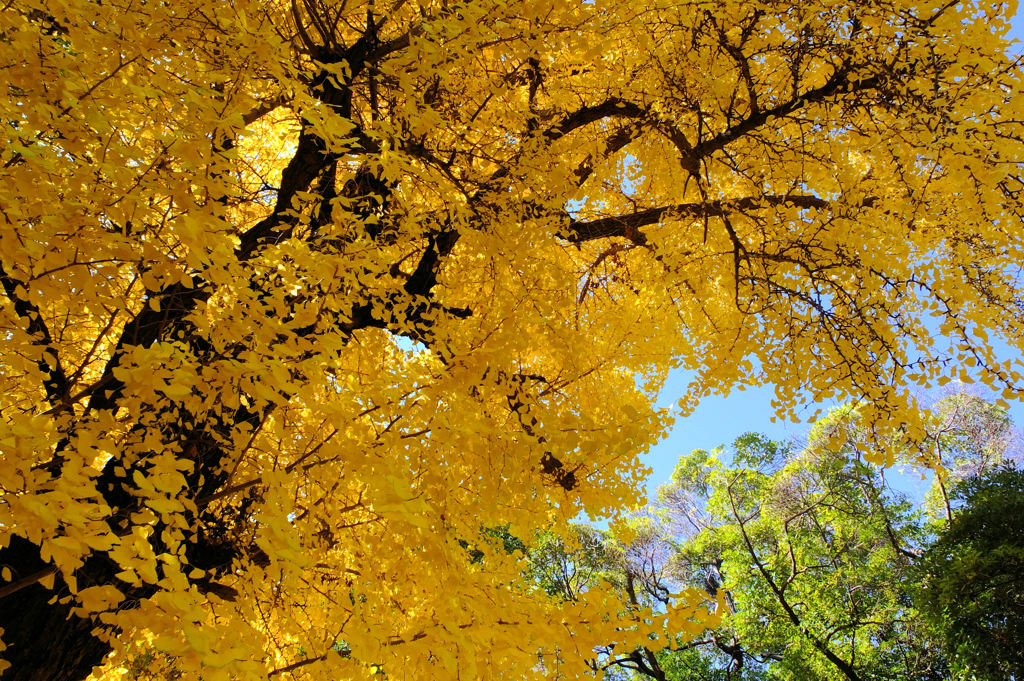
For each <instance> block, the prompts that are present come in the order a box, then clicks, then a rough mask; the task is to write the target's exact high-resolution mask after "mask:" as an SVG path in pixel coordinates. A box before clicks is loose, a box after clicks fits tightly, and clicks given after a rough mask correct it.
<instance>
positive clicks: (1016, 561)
mask: <svg viewBox="0 0 1024 681" xmlns="http://www.w3.org/2000/svg"><path fill="white" fill-rule="evenodd" d="M952 501H953V503H954V504H955V505H956V508H955V510H954V511H953V518H952V520H951V521H950V523H949V526H948V528H946V529H945V530H944V531H943V532H942V533H941V534H940V535H939V537H938V539H937V540H936V542H935V543H934V544H932V545H931V546H929V547H928V550H927V551H926V552H925V554H924V568H925V571H926V575H927V576H926V580H925V583H924V585H923V588H922V589H921V590H920V592H919V594H918V601H919V602H920V603H921V607H922V610H923V611H924V613H925V615H926V616H927V617H928V619H929V621H930V622H931V623H932V624H933V626H935V627H936V629H937V630H938V631H939V632H940V635H941V636H942V641H943V643H944V646H945V648H946V650H947V651H948V654H949V656H950V659H951V660H952V661H953V663H954V666H955V667H956V668H957V669H958V671H960V673H961V674H962V675H963V676H964V678H973V679H992V680H993V681H995V680H996V679H1020V678H1024V652H1022V651H1024V471H1021V470H1019V469H1017V468H1014V467H1013V466H1011V465H1009V464H1007V465H1003V466H1000V467H998V468H995V469H992V470H989V471H988V472H987V473H986V474H983V475H980V476H976V477H969V478H966V479H964V480H963V481H961V482H960V483H959V484H958V485H956V486H955V487H954V488H953V494H952Z"/></svg>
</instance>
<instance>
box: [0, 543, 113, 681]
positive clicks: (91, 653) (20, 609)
mask: <svg viewBox="0 0 1024 681" xmlns="http://www.w3.org/2000/svg"><path fill="white" fill-rule="evenodd" d="M0 564H2V565H4V566H6V567H8V568H10V569H11V572H13V573H14V577H15V579H18V578H19V577H22V578H23V577H25V576H28V575H32V574H35V573H37V572H39V571H40V570H43V569H45V568H46V567H47V565H46V563H44V562H43V561H42V560H41V559H40V558H39V548H38V547H37V546H36V545H35V544H33V543H31V542H29V541H28V540H26V539H22V538H21V537H14V538H13V539H12V540H11V543H10V545H9V546H8V547H7V548H5V549H3V550H2V551H0ZM105 571H106V570H104V569H103V568H102V565H101V563H100V561H99V560H97V559H95V558H93V559H90V560H89V561H88V562H86V564H85V565H84V566H83V567H82V569H81V570H79V571H78V572H77V573H76V577H77V578H78V580H79V584H80V585H86V584H92V583H102V582H101V581H100V580H102V575H101V574H93V573H101V572H105ZM55 580H56V581H55V582H54V589H53V590H52V591H51V590H50V589H47V588H46V587H44V586H43V585H41V584H38V583H36V584H32V585H31V586H26V587H24V588H22V589H19V590H18V591H16V592H14V593H12V594H9V595H8V596H6V597H4V598H3V599H2V600H0V628H3V634H2V635H0V638H2V639H3V642H4V644H6V646H7V649H6V650H4V651H3V652H2V653H0V658H2V659H4V660H6V661H7V662H9V663H10V665H11V666H10V667H9V668H8V669H7V670H5V671H4V672H2V673H0V678H2V679H3V681H81V679H84V678H85V677H86V676H88V675H89V673H90V672H91V671H92V669H93V667H95V666H97V665H99V664H101V663H102V662H103V658H104V656H105V655H106V654H107V653H109V652H110V645H109V644H107V643H105V642H104V641H102V640H100V639H99V638H97V637H96V636H94V635H93V633H92V632H93V630H94V629H96V627H97V624H98V623H96V622H94V621H93V620H92V619H91V618H89V619H83V618H81V617H77V616H75V615H73V614H71V610H72V608H73V607H74V603H73V602H71V601H68V602H65V603H61V602H60V599H61V598H63V597H65V596H68V595H69V592H68V589H67V586H66V585H65V584H64V582H63V580H62V579H61V577H60V575H59V574H58V575H56V577H55ZM55 597H56V599H57V600H56V601H54V602H53V603H51V602H50V601H51V600H53V599H54V598H55Z"/></svg>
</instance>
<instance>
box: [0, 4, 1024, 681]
mask: <svg viewBox="0 0 1024 681" xmlns="http://www.w3.org/2000/svg"><path fill="white" fill-rule="evenodd" d="M1007 11H1008V8H1006V7H1005V6H1003V5H1002V4H996V3H984V2H963V3H946V4H941V5H938V6H937V5H935V3H932V2H924V1H922V2H919V3H914V2H910V3H907V2H899V3H889V2H884V1H880V2H869V3H850V4H848V5H846V6H841V5H837V4H836V3H831V2H821V3H806V2H802V3H793V2H781V1H780V2H774V1H772V2H766V3H758V4H751V3H746V2H727V3H718V4H714V5H707V4H705V3H699V2H690V1H689V0H679V1H675V0H670V1H667V2H666V1H664V0H650V1H649V2H648V1H647V0H644V1H643V2H640V3H634V2H630V3H620V2H611V1H605V0H598V1H596V2H587V3H580V2H555V1H554V0H537V1H531V2H527V3H522V2H511V3H507V2H501V1H500V0H488V1H486V2H465V3H462V2H451V1H449V0H436V1H435V0H422V1H419V2H409V1H407V0H393V1H387V0H371V1H360V0H349V1H343V0H339V1H336V2H335V1H328V0H291V1H286V0H237V1H236V2H231V3H216V2H209V0H174V1H172V2H166V3H150V2H145V3H143V2H137V1H135V0H103V2H99V1H98V0H65V1H63V2H60V3H52V2H42V1H39V0H21V1H19V2H15V3H8V4H6V5H4V7H3V9H2V11H0V69H2V78H0V82H3V83H6V85H4V86H3V87H4V88H5V90H4V93H5V97H4V98H3V99H2V100H0V130H2V135H3V137H2V140H0V284H2V290H3V294H2V304H0V348H2V350H0V352H2V359H3V361H2V362H0V452H2V453H0V492H2V495H3V500H2V503H0V546H2V549H0V577H2V580H3V583H2V586H0V629H3V633H2V634H0V638H2V640H3V643H4V644H5V645H6V649H5V650H4V651H3V657H4V660H5V665H9V666H8V668H7V670H6V672H4V673H5V676H4V679H5V681H10V680H14V679H18V680H20V679H46V680H47V681H64V680H77V679H81V678H83V677H84V676H86V675H87V674H88V673H89V671H90V670H91V669H92V667H93V666H94V665H97V664H99V663H101V662H104V660H105V659H106V662H105V664H107V665H108V667H109V668H110V669H111V670H116V668H117V667H118V665H121V664H124V663H126V660H129V659H140V658H139V656H135V657H133V655H135V652H136V651H137V650H138V651H142V652H145V653H147V654H148V651H150V650H155V651H157V652H158V653H160V654H162V655H165V656H168V657H169V658H170V659H173V661H174V665H175V669H176V670H177V671H176V674H178V675H179V676H180V677H181V678H190V679H197V678H203V679H205V680H206V681H215V680H216V679H228V678H230V679H266V678H267V677H274V678H277V677H282V678H286V677H288V676H291V677H293V678H295V677H308V678H312V679H317V678H323V679H328V678H330V679H334V678H338V677H345V678H371V677H376V676H377V675H379V674H381V673H384V674H387V675H389V676H393V677H396V678H397V677H398V676H400V675H403V674H404V675H407V676H424V677H426V676H432V677H439V676H444V677H449V678H452V677H458V678H467V679H468V678H473V677H480V678H487V677H492V676H498V675H508V676H513V675H515V676H518V677H522V678H532V677H537V676H541V675H545V674H571V673H574V671H579V670H584V669H587V666H586V665H587V662H586V661H587V660H588V659H589V655H590V654H591V653H590V651H592V649H593V647H594V645H596V643H595V642H601V641H604V642H608V641H609V640H612V638H613V637H614V638H615V639H616V640H617V641H618V642H619V644H620V645H622V646H626V647H627V648H628V649H632V648H633V647H635V645H639V643H638V641H640V640H642V639H644V637H646V636H648V635H650V634H651V633H653V632H652V631H651V630H650V627H648V626H647V625H646V624H643V623H642V622H640V621H638V620H637V616H636V615H635V613H634V612H633V610H632V609H631V608H632V607H633V606H632V605H631V604H629V603H622V602H619V601H618V600H617V598H618V597H617V596H616V594H617V593H618V592H615V591H610V592H609V593H608V594H607V595H605V596H601V595H600V594H597V593H595V594H593V595H590V596H587V597H586V598H583V599H581V600H580V601H579V602H565V603H558V602H555V601H553V600H551V599H547V600H541V599H537V598H535V595H536V594H535V589H534V587H533V585H532V584H531V583H530V582H529V580H526V579H525V578H523V573H524V570H523V563H522V561H521V560H520V559H519V558H518V557H517V556H516V555H515V554H513V555H510V554H508V553H506V552H505V551H504V549H503V548H500V547H499V546H498V545H497V544H495V543H494V542H492V541H490V540H489V539H488V538H487V537H486V536H482V535H481V528H493V527H501V526H508V527H509V531H510V533H511V534H512V535H513V536H532V533H533V531H534V530H535V529H536V528H542V527H553V528H554V529H555V530H556V531H558V532H562V531H563V529H564V527H565V525H566V521H567V520H568V519H571V518H574V517H576V516H577V515H578V514H579V513H582V512H586V513H590V514H592V515H594V516H600V515H604V514H609V513H612V512H614V511H616V510H618V509H621V508H623V507H624V506H625V505H627V504H630V503H633V502H635V501H636V490H637V489H639V488H640V484H639V483H640V480H641V470H640V468H639V467H638V465H637V455H638V454H639V453H640V452H642V451H643V450H644V449H645V448H646V447H648V446H649V445H650V444H651V443H652V442H654V441H656V439H657V438H658V437H659V435H660V434H661V433H662V432H664V429H665V428H666V427H667V425H668V423H669V420H670V419H669V414H668V413H667V412H664V411H661V410H658V409H656V408H655V407H654V406H653V402H654V398H655V395H656V394H657V390H658V387H659V385H660V384H661V382H662V380H663V379H664V377H665V375H666V373H667V372H668V370H669V369H670V368H671V367H678V366H684V367H687V368H689V369H694V370H696V372H697V379H696V380H695V383H694V385H693V386H692V387H691V390H690V392H689V394H688V396H687V398H686V400H685V401H684V408H687V409H688V408H692V406H693V405H694V404H695V403H696V401H697V400H698V399H699V398H700V397H701V396H702V395H705V394H708V393H709V392H711V391H715V390H719V391H725V390H728V389H730V388H731V387H734V386H737V385H747V384H754V383H762V382H764V381H771V382H773V383H774V384H775V385H776V386H778V388H777V393H778V394H777V398H778V408H779V411H780V413H782V414H785V413H787V412H789V411H791V410H792V409H793V408H794V406H795V405H796V404H797V403H798V402H800V401H801V399H826V398H833V397H844V396H847V397H853V398H859V399H863V400H864V401H865V404H867V405H869V406H868V407H867V408H866V412H867V411H870V413H865V416H866V417H868V420H869V421H871V422H873V423H875V424H876V425H877V427H878V432H879V437H880V438H882V437H883V436H884V435H885V432H886V431H885V428H884V426H885V424H888V425H889V426H892V427H902V428H903V429H904V431H905V434H906V436H908V437H910V438H912V439H913V438H918V439H919V438H920V437H921V436H922V435H923V431H922V430H921V427H920V425H921V424H920V423H919V422H918V421H917V420H915V419H916V417H915V416H914V414H915V412H914V411H912V410H908V407H909V406H911V403H912V399H910V397H909V393H908V388H907V387H906V384H907V383H908V382H910V383H917V384H924V383H927V382H929V381H931V380H934V379H937V378H939V377H948V376H949V375H950V374H951V373H955V370H954V369H953V368H954V367H956V368H959V367H965V369H964V370H965V371H966V367H971V366H974V367H976V371H977V373H978V374H979V375H980V376H981V377H982V378H983V380H985V381H986V382H987V383H989V384H990V385H992V386H995V387H997V388H998V389H1000V390H1005V391H1006V392H1005V397H1007V398H1009V397H1012V396H1015V395H1017V394H1018V388H1019V385H1020V382H1021V381H1020V376H1019V374H1018V372H1017V371H1016V370H1015V369H1014V367H1013V366H1011V365H1009V364H1008V363H1002V362H1000V361H998V360H997V358H996V357H995V354H994V352H993V350H992V347H991V346H990V344H989V342H988V341H987V338H988V335H989V334H991V336H992V337H993V340H997V339H999V338H1002V339H1005V340H1006V341H1007V342H1009V343H1010V344H1011V345H1012V346H1013V347H1016V348H1018V349H1019V348H1020V347H1021V343H1022V341H1021V339H1022V338H1024V333H1022V331H1024V329H1022V326H1024V325H1022V322H1024V319H1022V314H1021V311H1020V307H1019V305H1018V301H1019V300H1020V299H1021V294H1022V291H1021V283H1020V281H1019V264H1020V262H1021V260H1022V258H1021V246H1022V244H1021V230H1020V216H1021V215H1022V213H1021V205H1020V199H1021V194H1020V189H1021V188H1022V187H1024V185H1022V182H1021V179H1020V178H1021V172H1020V159H1022V158H1024V153H1022V151H1024V150H1022V148H1021V126H1022V123H1021V121H1024V115H1022V114H1021V111H1020V107H1021V101H1020V97H1019V94H1018V93H1019V92H1020V91H1021V87H1020V85H1021V83H1020V76H1021V69H1020V64H1019V63H1018V61H1017V60H1015V59H1013V58H1010V57H1007V56H1006V54H1005V47H1006V43H1005V41H1004V40H1003V39H1002V38H1001V37H1000V36H1001V35H1002V34H1003V33H1004V32H1005V30H1006V27H1007V23H1006V12H1007ZM936 316H937V317H938V320H939V329H938V332H937V333H933V332H932V331H931V330H930V329H929V325H928V324H926V323H925V322H926V321H928V323H929V324H930V323H931V322H932V320H933V319H935V317H936ZM901 424H902V425H901ZM871 451H872V452H874V451H876V450H871ZM884 457H885V454H884V452H883V453H882V454H879V455H878V458H884ZM474 542H475V543H474ZM474 552H482V553H483V554H484V555H483V556H482V557H479V559H477V558H474V557H475V556H477V554H476V553H474ZM467 554H469V556H470V557H471V558H474V559H472V560H470V559H467ZM694 602H696V601H694ZM689 603H690V602H689V601H688V600H687V598H685V597H684V598H682V599H681V602H680V603H678V604H677V605H678V608H679V609H681V610H683V611H688V610H687V608H688V607H689ZM620 613H625V615H624V616H625V617H626V619H625V620H620V618H619V614H620ZM641 619H643V618H641ZM111 652H113V656H112V657H110V658H109V659H107V658H105V656H106V655H107V654H108V653H111ZM538 655H539V656H540V657H541V658H542V659H543V660H545V664H544V665H541V666H539V665H538V664H537V661H538V659H539V658H538ZM112 673H113V671H112Z"/></svg>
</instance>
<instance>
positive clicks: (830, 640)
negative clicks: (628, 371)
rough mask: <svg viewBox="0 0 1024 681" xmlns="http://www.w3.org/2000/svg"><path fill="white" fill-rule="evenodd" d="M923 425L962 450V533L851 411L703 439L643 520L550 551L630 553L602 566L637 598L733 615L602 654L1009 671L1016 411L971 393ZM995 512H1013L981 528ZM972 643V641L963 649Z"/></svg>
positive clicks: (939, 675) (900, 674)
mask: <svg viewBox="0 0 1024 681" xmlns="http://www.w3.org/2000/svg"><path fill="white" fill-rule="evenodd" d="M923 421H924V422H925V423H926V424H927V433H928V435H927V438H926V439H925V442H926V443H930V445H929V446H931V447H939V446H940V444H939V443H941V447H942V449H941V451H942V452H943V453H944V454H943V456H944V457H945V458H944V462H945V463H946V464H952V463H953V462H955V469H952V468H951V469H947V470H946V477H945V483H944V482H943V481H942V478H940V477H939V476H936V477H935V480H934V482H933V489H934V491H935V492H936V493H935V494H934V495H933V496H934V497H935V498H940V495H939V494H938V490H939V488H940V487H942V486H943V485H944V484H949V483H950V481H951V480H952V479H953V478H954V476H959V479H960V480H961V482H960V483H958V484H957V485H955V486H954V487H953V489H954V490H955V491H954V494H953V499H954V502H953V504H954V508H955V509H956V510H955V511H954V520H953V523H952V524H951V525H949V527H948V528H947V524H948V521H947V519H946V516H945V513H944V511H943V508H944V507H942V506H941V505H940V506H939V507H935V508H934V509H931V510H929V509H927V508H915V507H914V506H913V505H912V504H911V503H910V502H909V501H908V500H907V499H906V498H905V497H904V496H903V495H902V494H900V493H898V492H895V491H894V490H893V489H892V487H891V486H890V485H889V484H888V482H887V480H886V477H885V471H884V470H883V469H879V468H878V467H876V466H873V465H869V464H867V463H865V458H864V452H865V450H866V449H867V448H868V447H874V446H878V443H877V442H875V441H874V439H873V438H872V437H871V435H870V433H869V432H868V431H867V430H865V429H864V428H863V423H862V422H859V421H858V419H857V412H856V410H853V409H849V408H846V409H842V410H837V411H835V412H833V413H832V414H830V415H829V416H828V417H827V418H824V419H822V420H821V421H819V422H818V423H817V424H816V425H815V426H814V428H813V429H812V431H811V434H810V436H809V438H808V441H807V443H806V446H804V447H801V448H796V447H794V446H792V445H791V444H786V443H779V442H774V441H771V440H768V439H766V438H764V437H762V436H759V435H755V434H748V435H745V436H743V437H741V438H739V439H737V440H736V442H735V443H734V444H733V445H732V447H731V448H729V449H728V450H724V449H723V450H716V451H715V452H706V451H703V450H697V451H694V452H692V453H691V454H689V455H687V456H684V457H683V458H682V459H681V460H680V462H679V465H678V467H677V469H676V471H675V474H674V475H673V479H672V481H671V483H669V484H667V485H665V486H663V487H662V488H661V489H660V490H659V497H658V501H657V502H656V503H655V504H654V505H653V506H652V507H651V508H649V509H648V510H647V511H646V513H647V514H648V515H643V516H640V518H639V519H638V521H637V523H638V525H637V528H638V529H634V530H633V531H631V532H628V533H626V534H625V535H618V536H617V535H616V534H614V533H612V534H610V535H606V536H605V538H604V542H605V546H606V548H605V549H603V550H602V551H603V553H602V552H601V551H598V550H596V549H594V548H593V546H591V545H587V546H589V548H587V546H584V547H581V548H580V549H578V550H576V551H575V552H573V553H566V552H562V553H560V554H559V558H558V560H557V561H552V559H551V555H550V554H549V553H547V552H545V551H535V552H533V553H532V556H533V559H534V560H538V561H539V562H540V563H541V564H544V565H550V566H551V567H550V568H548V569H549V570H551V571H552V572H557V573H558V574H582V570H581V567H582V566H584V565H588V566H589V565H593V564H594V558H593V557H594V556H596V555H606V556H607V555H617V556H621V557H620V558H619V559H618V561H617V562H616V561H613V562H612V563H607V561H605V562H604V563H603V565H605V567H604V568H603V572H601V573H597V572H595V571H591V572H587V573H586V574H590V575H593V574H601V576H602V578H603V579H604V580H605V582H606V583H607V584H608V585H609V586H610V587H612V588H615V589H619V590H627V591H629V594H630V597H631V598H632V600H633V601H634V602H635V601H636V594H640V595H641V597H642V598H641V600H646V601H647V602H657V601H658V600H659V598H661V597H667V596H668V595H669V594H671V593H676V592H680V591H682V590H684V589H685V588H688V587H689V588H700V589H703V590H705V591H706V592H707V593H709V594H711V595H713V597H714V598H715V599H716V600H717V601H718V608H719V610H720V611H719V615H720V616H721V618H722V619H721V623H720V624H719V625H717V626H715V627H713V628H711V629H709V630H707V631H705V632H703V633H702V634H700V635H699V636H698V637H696V638H693V639H678V640H675V639H673V638H672V637H671V636H670V637H668V638H666V639H664V640H661V641H658V640H654V641H651V642H649V643H647V644H646V645H643V646H641V647H639V648H637V649H636V650H631V651H624V650H622V649H621V648H618V647H615V646H607V647H605V648H604V649H602V651H601V653H602V656H603V657H601V658H600V660H599V666H600V667H601V668H602V670H603V671H604V672H605V675H606V676H607V677H609V678H612V679H618V678H636V677H638V676H639V677H648V678H651V679H656V680H657V681H689V680H691V679H717V680H722V681H725V680H738V679H769V678H770V679H806V678H817V679H883V678H884V679H905V680H911V679H914V680H925V679H952V678H957V679H960V678H962V679H969V678H973V677H972V674H977V673H979V670H980V669H981V668H980V667H971V666H970V663H969V662H968V660H981V659H984V660H985V661H986V662H989V663H990V666H989V668H988V669H990V670H991V671H989V672H986V673H990V674H994V675H993V676H992V677H991V678H1005V677H1006V674H1007V673H1008V670H1009V669H1011V668H1012V665H1013V664H1014V662H1013V661H1014V660H1016V658H1015V657H1014V656H1015V655H1016V650H1017V649H1018V648H1017V647H1015V646H1013V645H1007V642H1008V641H1010V640H1011V639H1013V636H1014V626H1013V625H1014V623H1016V622H1017V621H1018V620H1019V613H1018V612H1016V610H1015V608H1016V607H1017V605H1016V604H1017V600H1019V599H1017V598H1016V592H1018V591H1019V589H1018V588H1016V587H1018V586H1019V584H1016V582H1017V581H1019V580H1018V579H1017V577H1018V576H1019V575H1018V573H1019V572H1020V566H1019V565H1018V563H1019V561H1017V560H1016V559H1015V557H1014V556H1015V552H1016V553H1019V551H1018V550H1017V548H1015V547H1014V542H1015V540H1014V537H1015V536H1016V535H1017V534H1019V530H1020V527H1019V526H1020V521H1019V520H1018V518H1020V517H1021V516H1020V515H1019V514H1016V513H1014V512H1013V510H1014V508H1013V507H1012V505H1013V504H1014V503H1016V499H1017V496H1019V494H1018V491H1019V490H1017V488H1016V487H1013V484H1009V481H1010V480H1014V481H1016V480H1017V479H1016V477H1012V475H1016V472H1015V471H1008V470H1004V469H1001V468H998V467H999V466H1003V465H1008V464H1006V463H1005V462H1007V461H1009V459H1008V458H1007V457H1008V455H1010V454H1012V453H1013V449H1012V447H1011V445H1012V443H1013V441H1014V437H1013V435H1012V433H1013V430H1012V428H1011V424H1010V422H1009V419H1008V418H1007V416H1006V413H1005V411H1003V410H1001V409H999V408H997V407H995V406H993V405H992V404H990V403H988V402H985V401H984V400H981V399H979V398H977V397H974V396H969V395H965V394H955V395H952V396H950V397H948V398H946V399H943V400H941V401H940V402H939V403H937V404H936V405H935V406H934V407H933V408H932V409H931V410H929V412H928V413H927V414H926V415H925V417H924V418H923ZM891 444H892V443H888V445H891ZM888 445H886V446H888ZM932 453H933V454H936V452H935V451H932ZM936 455H937V454H936ZM993 471H1000V472H997V473H993ZM1011 473H1012V475H1011ZM990 476H992V477H991V482H986V481H989V480H990ZM1007 476H1009V477H1007ZM1018 477H1019V476H1018ZM1004 478H1005V479H1004ZM996 479H999V483H996V482H995V480H996ZM1014 484H1015V483H1014ZM1000 485H1001V487H1000ZM965 489H972V490H978V489H987V490H995V489H998V490H999V493H998V494H993V495H990V496H989V497H984V495H981V494H977V493H976V494H974V495H973V496H972V499H974V502H973V503H972V504H971V505H969V506H968V505H964V502H963V499H964V498H965V493H964V491H963V490H965ZM1015 495H1017V496H1015ZM983 498H986V499H990V501H989V502H988V504H989V505H988V506H986V505H985V504H984V503H981V500H982V499H983ZM996 500H998V501H996ZM932 511H937V513H933V512H932ZM989 517H993V518H995V517H998V519H999V520H998V521H993V522H991V524H990V525H989V526H988V527H987V529H986V530H984V531H982V530H979V529H978V527H977V526H980V525H982V524H985V523H987V522H988V521H986V520H984V518H989ZM961 523H963V525H961ZM588 536H590V537H591V544H592V543H593V537H594V536H595V535H592V534H591V535H588ZM936 537H939V538H938V540H936ZM624 539H626V543H625V544H622V543H621V542H622V541H623V540H624ZM608 547H621V548H616V549H614V550H613V549H612V548H608ZM926 549H927V550H926ZM1004 554H1005V555H1004ZM1000 556H1003V557H1002V558H1001V557H1000ZM566 564H571V565H572V566H574V567H573V568H571V569H570V568H566V567H565V566H566ZM556 565H557V566H559V567H558V568H557V570H555V566H556ZM922 584H924V585H925V588H924V590H923V591H922ZM590 588H593V584H591V587H590ZM922 594H923V595H924V600H923V601H922V600H920V599H921V597H922ZM986 595H987V596H986ZM624 600H626V599H624ZM669 601H670V599H669V598H664V600H663V603H664V604H666V605H667V604H668V603H669ZM965 603H970V604H971V605H969V606H966V605H962V604H965ZM974 604H977V605H976V607H975V605H974ZM662 607H664V605H663V606H662ZM922 608H923V611H922ZM972 627H973V631H974V634H975V635H974V636H970V637H969V636H967V635H965V634H964V631H966V630H967V629H968V628H972ZM943 636H945V637H946V638H947V643H946V645H945V646H944V645H943V642H942V637H943ZM950 643H952V644H953V645H952V646H950ZM958 646H959V647H961V648H965V649H966V651H967V652H966V653H964V654H963V655H962V656H961V657H959V658H958V653H957V647H958ZM1002 650H1005V651H1006V652H1005V653H1003V652H1000V651H1002ZM944 651H945V652H944ZM951 661H953V662H956V664H951ZM999 665H1003V666H1002V667H1000V666H999ZM1000 674H1002V676H1000ZM986 678H988V677H986Z"/></svg>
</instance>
